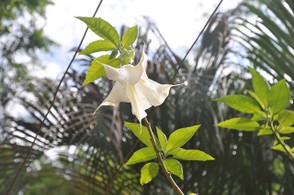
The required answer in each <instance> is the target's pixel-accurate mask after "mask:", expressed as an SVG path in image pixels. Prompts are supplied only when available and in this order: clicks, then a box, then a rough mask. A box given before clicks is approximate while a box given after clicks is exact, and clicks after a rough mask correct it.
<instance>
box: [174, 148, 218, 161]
mask: <svg viewBox="0 0 294 195" xmlns="http://www.w3.org/2000/svg"><path fill="white" fill-rule="evenodd" d="M170 154H172V155H173V158H176V159H179V160H198V161H207V160H214V158H213V157H212V156H210V155H209V154H207V153H205V152H203V151H201V150H192V149H191V150H188V149H183V148H179V149H176V150H174V151H172V152H171V153H170Z"/></svg>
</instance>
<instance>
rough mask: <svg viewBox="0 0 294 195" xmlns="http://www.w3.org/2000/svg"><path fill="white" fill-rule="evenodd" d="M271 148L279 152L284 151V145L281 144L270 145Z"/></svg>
mask: <svg viewBox="0 0 294 195" xmlns="http://www.w3.org/2000/svg"><path fill="white" fill-rule="evenodd" d="M272 149H273V150H277V151H280V152H286V150H285V149H284V147H283V146H282V145H281V144H277V145H275V146H272Z"/></svg>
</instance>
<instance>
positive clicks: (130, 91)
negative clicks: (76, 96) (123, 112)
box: [95, 51, 175, 122]
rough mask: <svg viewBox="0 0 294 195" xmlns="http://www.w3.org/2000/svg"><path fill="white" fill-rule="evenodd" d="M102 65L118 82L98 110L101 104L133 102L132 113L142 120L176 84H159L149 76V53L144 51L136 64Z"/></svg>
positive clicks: (113, 104)
mask: <svg viewBox="0 0 294 195" xmlns="http://www.w3.org/2000/svg"><path fill="white" fill-rule="evenodd" d="M102 65H103V67H104V69H105V72H106V74H107V77H108V78H109V79H110V80H114V81H116V82H115V84H114V86H113V88H112V90H111V92H110V94H109V95H108V96H107V97H106V99H105V100H104V101H103V102H102V103H101V104H100V106H99V107H98V108H97V109H96V111H97V110H98V109H99V108H100V107H101V106H118V105H119V103H120V102H127V103H131V106H132V113H133V114H134V115H135V116H136V117H137V119H138V120H139V121H140V122H141V120H142V119H143V118H144V117H146V115H147V114H146V112H145V110H147V109H148V108H150V107H151V106H159V105H160V104H162V103H163V102H164V100H165V99H166V97H167V96H168V94H169V90H170V88H171V87H173V86H175V85H169V84H159V83H157V82H155V81H153V80H151V79H149V78H148V77H147V74H146V66H147V55H146V54H145V53H144V51H143V52H142V56H141V59H140V62H139V63H138V64H137V65H136V66H134V65H131V64H128V65H124V66H122V67H121V68H113V67H111V66H109V65H107V64H102ZM96 111H95V112H96Z"/></svg>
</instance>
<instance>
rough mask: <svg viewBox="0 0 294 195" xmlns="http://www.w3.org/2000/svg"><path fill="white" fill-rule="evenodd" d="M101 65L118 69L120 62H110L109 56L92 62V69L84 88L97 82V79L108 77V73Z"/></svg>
mask: <svg viewBox="0 0 294 195" xmlns="http://www.w3.org/2000/svg"><path fill="white" fill-rule="evenodd" d="M101 63H103V64H107V65H109V66H112V67H118V66H119V65H120V61H119V59H117V58H114V59H111V60H109V55H102V56H99V57H98V58H96V59H94V60H93V61H92V62H91V65H90V68H89V70H88V72H87V74H86V78H85V80H84V82H83V86H85V85H87V84H89V83H91V82H93V81H95V80H96V79H98V78H100V77H104V76H106V72H105V70H104V67H103V66H102V65H101Z"/></svg>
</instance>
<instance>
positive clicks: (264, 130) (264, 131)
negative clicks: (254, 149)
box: [257, 127, 273, 136]
mask: <svg viewBox="0 0 294 195" xmlns="http://www.w3.org/2000/svg"><path fill="white" fill-rule="evenodd" d="M271 134H273V131H272V130H271V128H269V127H267V128H262V129H260V130H259V131H258V134H257V136H262V135H271Z"/></svg>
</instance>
